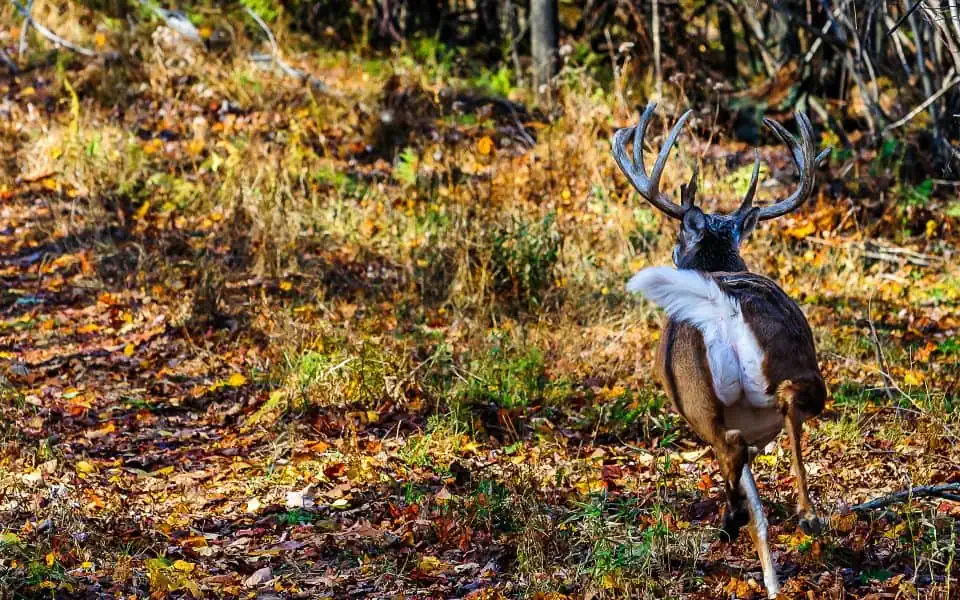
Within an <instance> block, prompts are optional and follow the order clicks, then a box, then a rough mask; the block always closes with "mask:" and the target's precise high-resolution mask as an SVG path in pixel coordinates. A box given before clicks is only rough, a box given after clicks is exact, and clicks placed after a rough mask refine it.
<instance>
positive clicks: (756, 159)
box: [737, 148, 760, 214]
mask: <svg viewBox="0 0 960 600" xmlns="http://www.w3.org/2000/svg"><path fill="white" fill-rule="evenodd" d="M758 177H760V151H759V150H757V149H756V148H754V149H753V175H751V176H750V185H749V186H747V193H746V194H744V195H743V202H741V203H740V208H738V209H737V212H738V213H741V214H742V213H745V212H747V211H748V210H750V209H751V208H753V196H754V195H755V194H756V193H757V178H758Z"/></svg>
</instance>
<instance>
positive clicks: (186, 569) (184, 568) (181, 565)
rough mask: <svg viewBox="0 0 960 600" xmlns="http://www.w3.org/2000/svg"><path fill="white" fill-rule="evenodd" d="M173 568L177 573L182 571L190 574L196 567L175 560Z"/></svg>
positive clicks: (183, 561) (189, 563)
mask: <svg viewBox="0 0 960 600" xmlns="http://www.w3.org/2000/svg"><path fill="white" fill-rule="evenodd" d="M173 568H174V569H176V570H178V571H183V572H184V573H192V572H193V570H194V569H195V568H197V566H196V565H195V564H193V563H192V562H187V561H185V560H177V561H174V563H173Z"/></svg>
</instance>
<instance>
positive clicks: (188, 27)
mask: <svg viewBox="0 0 960 600" xmlns="http://www.w3.org/2000/svg"><path fill="white" fill-rule="evenodd" d="M139 1H140V4H142V5H143V6H145V7H147V8H149V9H150V10H151V11H153V13H154V14H155V15H157V16H158V17H160V18H161V19H163V22H164V23H165V24H166V25H167V27H169V28H170V29H172V30H174V31H176V32H177V33H179V34H180V35H182V36H183V37H185V38H187V39H188V40H191V41H193V42H197V43H203V38H202V37H200V31H199V30H198V29H197V28H196V26H194V24H193V23H191V22H190V19H188V18H187V16H186V15H184V14H183V13H182V12H180V11H178V10H167V9H165V8H160V7H159V6H155V5H154V4H152V3H150V2H147V0H139Z"/></svg>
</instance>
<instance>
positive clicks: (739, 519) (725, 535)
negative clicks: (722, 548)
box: [720, 507, 750, 543]
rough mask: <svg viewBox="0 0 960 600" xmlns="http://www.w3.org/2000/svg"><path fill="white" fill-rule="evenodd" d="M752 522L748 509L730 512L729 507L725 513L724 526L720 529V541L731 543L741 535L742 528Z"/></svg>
mask: <svg viewBox="0 0 960 600" xmlns="http://www.w3.org/2000/svg"><path fill="white" fill-rule="evenodd" d="M749 522H750V513H749V512H747V509H745V508H741V509H738V510H730V508H729V507H728V508H727V509H726V510H724V511H723V524H722V525H721V527H720V539H721V540H723V541H724V542H727V543H730V542H732V541H734V540H735V539H737V536H738V535H740V528H741V527H743V526H744V525H746V524H747V523H749Z"/></svg>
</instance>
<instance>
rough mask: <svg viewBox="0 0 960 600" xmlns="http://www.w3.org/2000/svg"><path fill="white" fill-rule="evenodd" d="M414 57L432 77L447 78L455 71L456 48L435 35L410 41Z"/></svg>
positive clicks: (436, 78) (437, 78)
mask: <svg viewBox="0 0 960 600" xmlns="http://www.w3.org/2000/svg"><path fill="white" fill-rule="evenodd" d="M410 49H411V54H412V58H413V59H414V60H415V61H416V63H417V64H419V65H422V66H423V67H426V71H427V73H428V76H429V77H431V78H432V79H435V80H439V79H446V78H448V77H450V74H451V73H452V72H453V61H454V59H455V58H456V56H457V50H456V48H451V47H449V46H447V45H446V44H444V43H443V42H441V41H440V40H439V39H437V38H435V37H426V38H417V39H414V40H413V41H411V42H410Z"/></svg>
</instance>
